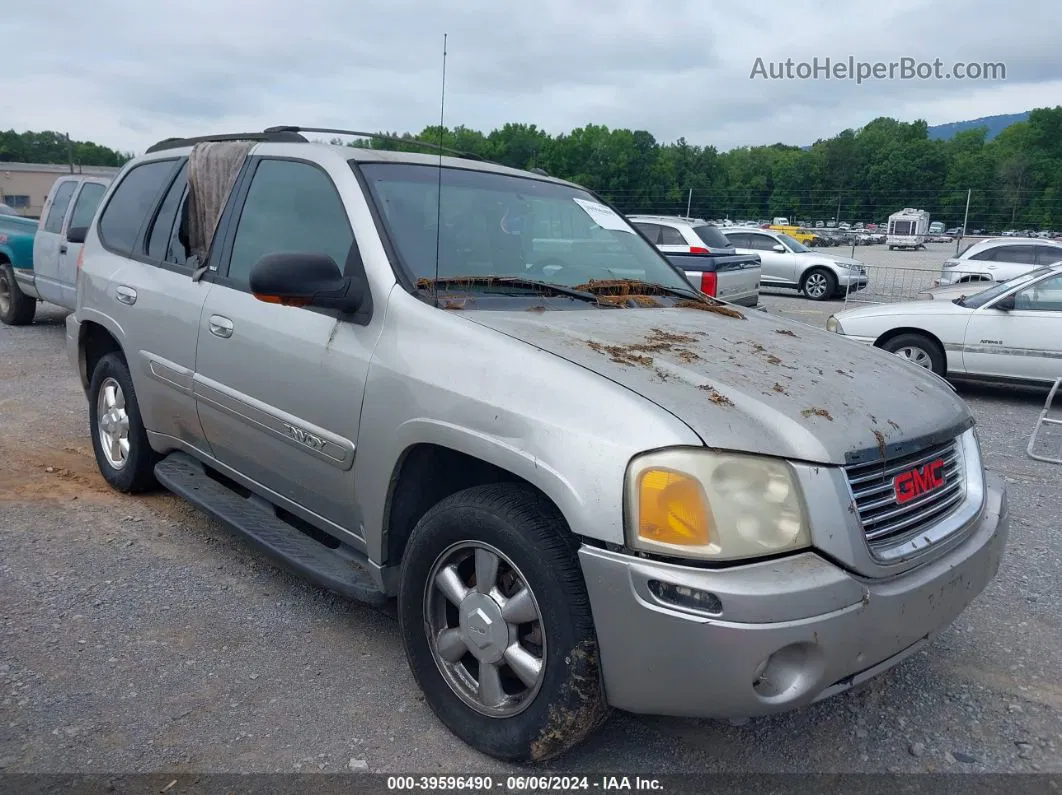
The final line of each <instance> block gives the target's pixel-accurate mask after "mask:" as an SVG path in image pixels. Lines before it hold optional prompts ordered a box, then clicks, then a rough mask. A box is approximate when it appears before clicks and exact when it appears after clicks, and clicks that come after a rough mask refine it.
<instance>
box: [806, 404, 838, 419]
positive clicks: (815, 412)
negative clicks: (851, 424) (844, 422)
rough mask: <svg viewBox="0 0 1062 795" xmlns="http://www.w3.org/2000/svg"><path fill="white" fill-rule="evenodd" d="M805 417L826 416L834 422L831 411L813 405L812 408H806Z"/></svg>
mask: <svg viewBox="0 0 1062 795" xmlns="http://www.w3.org/2000/svg"><path fill="white" fill-rule="evenodd" d="M800 413H801V414H803V415H804V416H805V417H825V418H826V419H828V420H829V421H830V422H833V417H831V416H830V412H828V411H826V409H820V408H818V407H816V406H812V407H811V408H810V409H804V410H803V411H802V412H800Z"/></svg>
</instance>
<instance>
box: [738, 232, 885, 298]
mask: <svg viewBox="0 0 1062 795" xmlns="http://www.w3.org/2000/svg"><path fill="white" fill-rule="evenodd" d="M723 234H724V235H725V236H726V239H727V240H728V241H729V242H730V243H731V244H732V245H733V246H734V248H735V249H736V250H737V251H738V253H741V254H759V255H760V261H761V268H762V272H761V274H760V285H761V287H775V288H777V287H784V288H787V289H794V290H800V291H801V292H803V293H804V295H805V296H807V297H808V298H811V299H812V300H814V301H826V300H829V299H831V298H835V297H837V296H838V295H844V291H845V290H848V291H849V292H852V291H855V290H862V289H863V288H864V287H866V286H867V275H866V273H867V271H866V268H865V267H864V266H863V264H862V263H860V262H859V261H857V260H854V259H851V258H849V257H838V256H835V255H833V254H826V253H823V252H821V251H813V250H812V249H810V248H808V247H807V246H805V245H803V244H802V243H799V242H798V241H796V240H794V239H793V238H791V237H789V236H788V235H785V234H782V233H780V232H774V231H772V230H769V229H753V228H746V229H736V228H732V229H724V230H723Z"/></svg>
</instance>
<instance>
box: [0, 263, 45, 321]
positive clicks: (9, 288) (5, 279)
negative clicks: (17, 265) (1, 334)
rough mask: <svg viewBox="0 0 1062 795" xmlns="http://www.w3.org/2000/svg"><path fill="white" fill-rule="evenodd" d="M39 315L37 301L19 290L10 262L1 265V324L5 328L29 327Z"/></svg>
mask: <svg viewBox="0 0 1062 795" xmlns="http://www.w3.org/2000/svg"><path fill="white" fill-rule="evenodd" d="M36 313H37V299H36V298H31V297H30V296H28V295H26V294H25V293H24V292H22V290H20V289H19V286H18V282H17V281H15V269H14V268H13V267H12V265H11V263H10V262H3V263H0V322H2V323H3V324H4V325H5V326H28V325H29V324H30V323H32V322H33V316H34V315H35V314H36Z"/></svg>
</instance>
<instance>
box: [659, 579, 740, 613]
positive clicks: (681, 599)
mask: <svg viewBox="0 0 1062 795" xmlns="http://www.w3.org/2000/svg"><path fill="white" fill-rule="evenodd" d="M649 592H650V593H651V594H652V595H653V596H655V597H656V598H657V599H659V600H660V601H661V602H666V603H667V604H670V605H674V606H675V607H681V608H683V609H686V610H696V611H697V612H698V613H709V614H711V615H713V616H719V615H722V614H723V602H722V600H721V599H720V598H719V597H718V596H716V595H715V594H714V593H711V592H709V591H702V590H700V589H699V588H690V587H688V586H685V585H674V584H672V583H669V582H661V581H660V580H649Z"/></svg>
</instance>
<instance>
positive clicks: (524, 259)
mask: <svg viewBox="0 0 1062 795" xmlns="http://www.w3.org/2000/svg"><path fill="white" fill-rule="evenodd" d="M351 165H352V166H355V165H356V166H357V167H358V168H360V170H361V172H362V174H363V175H364V176H365V178H366V181H367V182H368V186H369V191H370V193H371V195H372V199H373V202H374V203H375V205H376V207H377V210H378V211H379V214H380V218H381V219H382V221H383V224H384V226H385V227H386V231H387V234H388V237H389V238H390V239H391V241H392V243H393V244H394V246H395V248H396V249H397V254H398V258H399V260H400V261H401V265H402V267H403V268H404V269H405V270H406V271H407V273H408V275H409V276H411V277H412V279H413V280H414V281H418V280H421V279H435V278H436V277H438V278H440V279H443V280H446V279H458V280H461V279H467V280H469V281H468V284H490V280H491V277H495V278H504V279H508V280H510V281H511V280H513V279H520V280H533V281H538V282H549V283H552V284H555V285H563V286H566V287H576V286H579V285H586V284H588V283H589V282H590V281H592V280H598V281H608V280H616V279H630V280H637V281H639V282H646V283H650V284H655V285H661V286H663V287H665V288H668V289H673V290H677V291H681V292H683V293H687V294H688V293H690V292H691V289H690V285H689V282H687V281H686V280H685V278H684V277H683V276H682V275H681V274H680V272H679V271H678V270H677V269H675V268H674V267H673V266H671V265H670V264H669V263H668V261H667V260H666V259H664V257H663V256H662V255H661V254H660V253H659V252H658V251H657V249H656V247H655V246H652V245H650V244H649V243H647V242H646V241H645V239H644V238H643V237H642V236H641V235H639V234H637V233H636V232H635V231H634V228H633V227H632V226H631V225H630V224H629V223H628V222H627V221H626V220H625V219H624V218H623V217H621V216H620V215H618V214H617V213H616V212H614V211H613V210H612V209H610V208H609V207H606V206H605V205H603V204H601V203H599V202H598V201H597V200H596V199H595V198H594V197H593V196H592V195H591V194H589V193H587V192H586V191H584V190H580V189H578V188H575V187H571V186H568V185H562V184H559V183H556V182H551V181H547V180H541V179H533V178H525V177H516V176H509V175H506V174H498V173H494V172H490V171H478V170H473V169H461V168H452V167H444V168H442V169H439V168H438V167H437V166H432V165H420V164H411V163H360V164H357V163H356V161H351ZM440 184H441V187H442V193H441V196H440V193H439V186H440ZM437 219H438V220H439V221H441V224H437V223H436V221H437ZM436 256H438V268H436Z"/></svg>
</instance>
